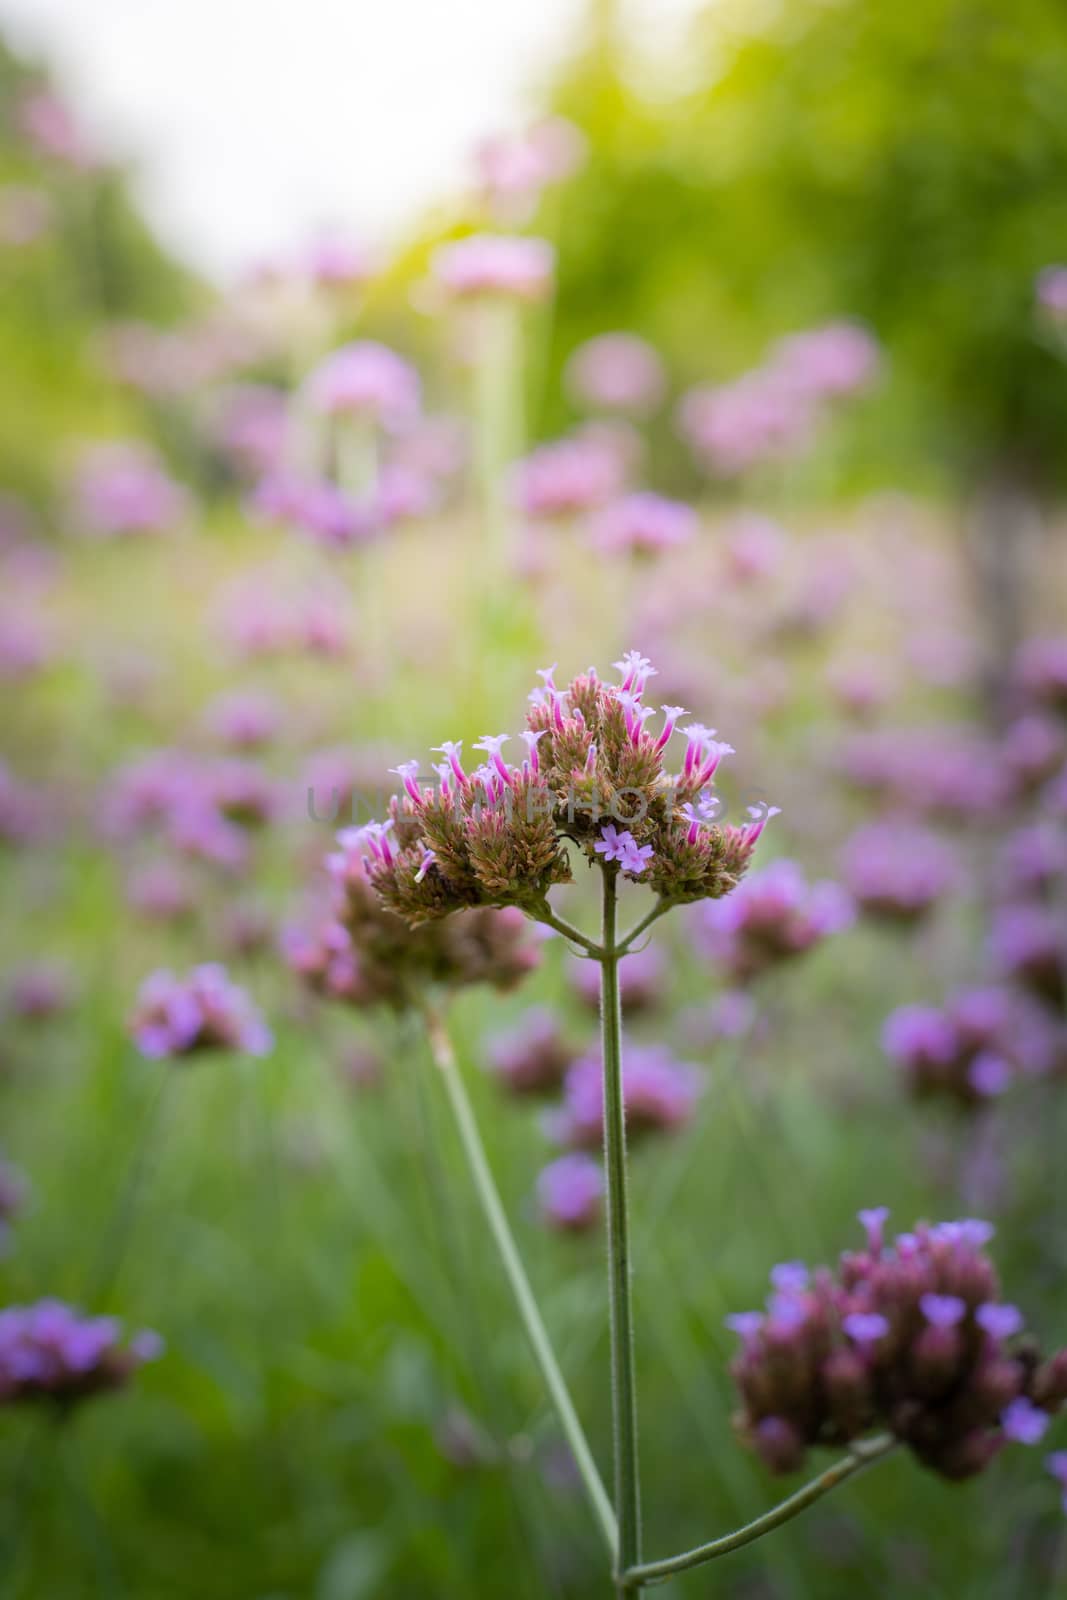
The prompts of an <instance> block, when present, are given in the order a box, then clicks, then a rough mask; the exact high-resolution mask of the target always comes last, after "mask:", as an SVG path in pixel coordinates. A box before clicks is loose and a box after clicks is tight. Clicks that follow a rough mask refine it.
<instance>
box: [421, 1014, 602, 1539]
mask: <svg viewBox="0 0 1067 1600" xmlns="http://www.w3.org/2000/svg"><path fill="white" fill-rule="evenodd" d="M424 1018H425V1022H426V1033H427V1037H428V1039H429V1043H430V1051H431V1054H432V1055H433V1059H434V1063H435V1064H436V1066H437V1067H438V1068H439V1070H440V1072H441V1076H442V1078H443V1079H444V1083H445V1089H446V1092H447V1094H448V1099H449V1103H450V1105H451V1107H452V1112H453V1115H454V1116H455V1119H456V1127H457V1129H458V1131H459V1136H460V1141H461V1143H462V1145H463V1153H464V1155H465V1156H466V1158H467V1165H468V1167H469V1168H470V1173H471V1177H472V1179H473V1180H474V1187H475V1190H476V1192H477V1195H478V1199H479V1201H480V1202H481V1207H482V1211H483V1212H484V1214H485V1220H486V1221H487V1223H488V1224H489V1231H490V1232H491V1233H492V1235H493V1240H494V1242H495V1244H496V1247H497V1250H498V1251H499V1253H500V1259H501V1262H502V1264H503V1267H504V1271H505V1273H506V1274H507V1278H508V1282H509V1283H510V1285H511V1291H512V1294H513V1295H514V1296H515V1303H516V1305H517V1307H518V1310H519V1316H520V1317H521V1318H522V1323H523V1327H524V1328H525V1330H526V1334H527V1337H528V1338H529V1341H530V1343H531V1345H532V1346H533V1351H534V1355H535V1356H536V1357H537V1362H538V1365H539V1366H540V1368H541V1374H542V1376H543V1377H544V1380H545V1383H546V1385H547V1386H548V1392H549V1394H550V1395H551V1397H552V1403H553V1405H554V1406H555V1408H556V1414H557V1416H558V1417H559V1421H560V1426H561V1427H562V1429H563V1432H564V1435H565V1436H566V1439H567V1443H568V1444H569V1445H570V1448H571V1453H572V1455H573V1456H574V1460H575V1464H576V1466H577V1468H578V1472H579V1474H580V1475H581V1479H582V1483H583V1484H584V1486H585V1490H586V1493H587V1494H588V1496H589V1501H590V1504H591V1506H592V1509H593V1513H594V1515H595V1517H596V1520H597V1524H598V1526H599V1528H600V1531H601V1533H602V1534H603V1536H604V1542H605V1544H606V1545H607V1547H608V1549H609V1551H610V1552H611V1554H612V1557H614V1555H615V1550H616V1544H617V1534H616V1527H615V1513H614V1512H613V1511H612V1509H611V1501H610V1499H609V1497H608V1492H607V1490H606V1489H605V1487H604V1484H603V1481H602V1479H601V1477H600V1473H599V1472H598V1471H597V1465H596V1462H595V1461H594V1460H593V1453H592V1451H591V1450H590V1448H589V1442H588V1440H587V1439H586V1437H585V1432H584V1430H583V1428H582V1424H581V1422H580V1421H579V1419H578V1413H577V1412H576V1411H575V1409H574V1402H573V1401H572V1400H571V1397H570V1391H569V1390H568V1388H567V1384H566V1380H565V1379H564V1377H563V1374H562V1372H561V1371H560V1367H559V1362H558V1361H557V1360H556V1355H555V1351H554V1350H553V1349H552V1343H551V1340H550V1339H549V1336H548V1331H547V1329H546V1328H545V1325H544V1322H543V1320H542V1318H541V1312H540V1309H539V1308H538V1304H537V1300H536V1299H535V1297H534V1292H533V1290H532V1289H531V1287H530V1280H529V1279H528V1278H527V1276H526V1269H525V1267H524V1266H523V1264H522V1258H521V1257H520V1255H519V1251H518V1247H517V1245H516V1243H515V1239H514V1236H513V1234H512V1232H511V1226H510V1224H509V1222H508V1219H507V1215H506V1213H505V1211H504V1207H503V1204H502V1202H501V1199H500V1193H499V1191H498V1189H497V1186H496V1183H495V1181H494V1179H493V1174H492V1172H491V1171H490V1168H489V1162H488V1159H487V1157H486V1153H485V1146H484V1145H483V1144H482V1138H481V1134H480V1133H479V1132H478V1124H477V1122H476V1121H475V1117H474V1108H473V1107H472V1105H471V1103H470V1099H469V1097H468V1094H467V1090H466V1086H465V1084H464V1082H463V1078H462V1076H461V1074H460V1071H459V1067H458V1065H457V1063H456V1056H455V1051H454V1050H453V1048H452V1041H451V1039H450V1038H449V1036H448V1032H447V1029H446V1028H445V1025H444V1023H443V1021H442V1019H441V1017H440V1016H439V1015H438V1014H437V1013H436V1012H435V1011H432V1010H430V1009H429V1008H427V1009H426V1010H425V1011H424Z"/></svg>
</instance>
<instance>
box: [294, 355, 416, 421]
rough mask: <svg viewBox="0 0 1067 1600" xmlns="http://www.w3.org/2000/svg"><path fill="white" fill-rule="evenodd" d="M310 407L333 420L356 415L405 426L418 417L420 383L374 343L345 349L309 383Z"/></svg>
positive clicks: (325, 363)
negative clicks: (333, 418)
mask: <svg viewBox="0 0 1067 1600" xmlns="http://www.w3.org/2000/svg"><path fill="white" fill-rule="evenodd" d="M307 395H308V403H309V404H310V405H311V406H312V408H313V409H314V410H315V411H319V412H322V413H323V414H325V415H326V416H331V417H338V416H344V417H353V418H359V419H363V420H366V421H370V422H374V423H376V424H378V425H379V426H380V427H383V428H386V429H396V428H402V427H405V426H407V425H409V424H410V423H411V422H413V421H414V419H415V418H416V417H417V416H418V413H419V404H420V390H419V379H418V374H417V373H416V372H415V369H414V368H413V367H412V366H410V365H409V364H408V362H406V361H404V360H403V359H402V357H400V356H398V355H397V354H396V352H395V351H393V350H390V349H388V348H387V347H386V346H385V345H383V344H377V343H376V342H375V341H374V340H371V339H364V340H360V341H358V342H357V343H355V344H346V345H342V346H341V348H340V349H339V350H334V351H333V352H332V353H331V354H330V355H328V356H326V357H325V358H324V360H322V361H321V362H320V363H319V365H318V366H317V367H316V368H315V370H314V372H312V373H311V375H310V377H309V378H308V379H307Z"/></svg>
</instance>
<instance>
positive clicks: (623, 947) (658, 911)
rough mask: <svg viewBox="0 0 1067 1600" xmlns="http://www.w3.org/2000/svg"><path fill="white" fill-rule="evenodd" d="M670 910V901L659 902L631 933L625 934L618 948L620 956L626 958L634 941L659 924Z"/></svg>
mask: <svg viewBox="0 0 1067 1600" xmlns="http://www.w3.org/2000/svg"><path fill="white" fill-rule="evenodd" d="M670 909H671V906H670V901H669V900H657V901H656V903H655V905H654V906H653V907H652V910H651V911H650V912H649V913H648V915H647V916H644V917H642V918H641V921H640V922H638V923H637V924H636V925H635V926H634V927H632V928H631V929H630V931H629V933H627V934H625V935H624V936H623V938H622V939H620V940H619V943H618V945H617V946H616V949H617V951H618V954H619V955H620V956H624V955H625V954H626V952H627V951H628V950H629V949H630V947H631V945H632V944H633V943H634V941H635V940H637V939H639V938H640V937H641V935H642V934H643V933H644V932H645V930H646V929H647V928H651V926H652V924H653V923H654V922H658V921H659V919H660V917H665V916H666V915H667V912H668V911H669V910H670Z"/></svg>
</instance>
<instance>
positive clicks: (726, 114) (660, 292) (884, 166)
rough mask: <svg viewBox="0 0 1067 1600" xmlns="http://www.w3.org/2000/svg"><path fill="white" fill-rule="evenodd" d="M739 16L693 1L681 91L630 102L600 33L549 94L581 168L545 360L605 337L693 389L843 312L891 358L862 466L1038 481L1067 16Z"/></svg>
mask: <svg viewBox="0 0 1067 1600" xmlns="http://www.w3.org/2000/svg"><path fill="white" fill-rule="evenodd" d="M751 10H752V8H751V7H750V6H748V5H747V4H740V3H727V4H716V5H714V6H712V7H710V8H709V10H708V12H707V14H706V16H705V17H704V18H703V19H702V22H701V24H700V26H699V27H697V28H696V29H695V30H694V34H693V38H692V40H691V42H690V46H689V48H688V50H687V53H686V66H687V74H688V77H689V81H690V82H691V83H695V84H696V85H697V87H695V88H693V89H692V90H691V91H690V92H688V93H687V94H685V95H684V96H682V97H681V98H678V99H675V100H672V101H669V102H659V103H656V104H654V105H652V104H644V103H642V101H641V100H640V98H639V94H638V90H637V89H636V88H635V87H634V83H635V82H638V83H639V80H640V75H641V74H640V68H639V67H637V68H634V69H632V70H631V71H630V73H629V75H628V76H625V77H624V76H623V75H622V69H621V66H620V62H619V59H618V56H617V54H616V53H615V52H614V50H613V49H612V48H611V46H610V43H609V44H604V43H603V41H601V43H600V45H599V46H598V47H596V48H594V49H592V50H591V51H589V52H587V53H586V54H584V55H583V56H581V57H579V58H578V59H577V60H576V61H575V62H574V63H573V64H572V65H571V66H570V68H569V69H568V70H567V72H566V73H565V75H564V76H563V78H562V81H561V82H560V83H559V84H558V86H557V89H556V93H555V104H556V105H557V107H558V109H560V110H561V111H563V112H564V113H565V114H567V115H569V116H571V117H573V118H574V119H575V120H576V121H577V122H578V123H579V124H580V125H581V126H582V127H583V128H584V129H585V131H586V133H587V134H588V135H589V138H590V141H591V148H592V159H591V161H590V164H589V166H588V167H587V168H586V170H585V171H584V172H583V173H582V174H581V176H580V177H579V178H578V179H577V180H576V181H575V182H574V184H573V185H571V187H570V188H569V190H568V192H567V194H566V197H565V200H564V202H563V204H564V207H565V210H564V214H563V218H562V221H561V224H560V241H561V249H562V273H561V280H562V292H561V298H560V304H559V307H558V314H557V321H556V327H555V341H554V344H555V359H556V365H557V368H558V365H559V363H560V362H561V361H562V360H563V359H564V357H565V355H566V352H567V351H568V349H569V348H571V347H572V346H573V344H574V343H576V342H577V341H578V340H580V339H581V338H584V337H586V336H588V335H589V334H590V333H593V332H597V331H601V330H603V329H605V328H608V327H612V326H622V327H632V328H634V329H636V330H638V331H641V332H644V333H647V334H648V335H649V336H651V337H652V338H653V339H655V340H656V341H657V342H659V343H660V344H661V345H662V346H663V347H664V348H665V350H666V351H667V352H668V354H669V355H670V357H671V358H672V360H673V362H674V364H675V367H676V370H678V371H679V372H680V373H681V374H682V375H683V376H684V377H687V378H690V379H696V378H701V377H718V378H725V377H729V376H732V375H733V374H734V373H735V372H736V371H737V370H739V368H740V367H742V366H743V365H744V364H745V363H746V362H751V361H752V360H753V359H758V357H759V355H760V354H761V351H762V349H763V347H764V345H765V343H766V342H767V341H768V340H769V339H771V338H773V337H775V336H777V335H778V334H780V333H783V332H787V331H790V330H792V329H794V328H796V327H798V326H802V325H804V324H805V323H810V322H813V321H817V320H819V319H824V318H827V317H832V316H843V315H844V316H855V317H860V318H863V319H866V320H867V321H869V322H870V324H871V325H872V326H873V328H874V329H875V330H876V332H877V333H878V334H879V335H880V337H881V338H882V339H883V340H884V341H885V343H886V345H887V346H888V350H889V355H890V362H891V377H890V382H889V385H888V387H887V390H886V392H885V395H884V397H883V401H882V404H881V405H880V407H879V408H878V413H877V415H878V427H877V431H876V433H867V434H864V436H863V437H862V439H861V441H860V443H861V444H862V445H863V447H864V449H865V451H866V452H868V453H871V454H873V453H874V452H875V451H877V455H878V458H879V459H878V467H877V470H880V471H881V473H882V474H883V475H885V476H889V475H890V474H891V473H892V472H893V471H894V470H901V469H903V470H908V471H910V472H911V473H914V472H915V470H916V467H917V466H918V467H920V468H921V466H922V465H923V462H924V457H925V458H927V459H930V458H932V459H933V460H934V462H935V463H937V464H938V465H939V466H941V467H942V468H943V469H944V470H946V471H948V472H949V473H950V474H952V475H953V476H955V477H956V478H957V480H958V481H962V482H964V483H966V482H967V481H968V480H969V479H970V477H971V475H973V474H974V473H976V472H982V471H983V470H985V468H986V467H987V466H988V465H989V464H990V463H992V462H1001V463H1002V462H1003V461H1004V460H1005V458H1007V459H1008V460H1009V461H1010V462H1011V463H1012V464H1014V465H1015V466H1017V467H1019V468H1022V469H1023V470H1024V471H1026V472H1027V473H1028V474H1029V475H1030V477H1031V478H1032V479H1033V480H1034V481H1036V482H1044V483H1049V482H1051V481H1053V480H1055V478H1056V477H1057V473H1058V472H1059V471H1060V468H1061V462H1062V457H1063V452H1062V449H1061V446H1060V440H1061V437H1062V419H1063V416H1064V413H1065V408H1067V368H1065V367H1064V365H1063V363H1062V362H1061V361H1060V359H1059V357H1058V356H1057V355H1056V354H1055V353H1054V352H1052V351H1050V350H1049V349H1048V348H1046V347H1045V346H1044V345H1043V343H1042V342H1041V340H1040V338H1039V337H1038V336H1037V334H1036V331H1035V327H1036V324H1035V316H1034V306H1033V282H1034V277H1035V275H1036V273H1037V272H1038V271H1039V270H1040V269H1041V268H1042V267H1043V266H1044V265H1046V264H1047V263H1048V262H1049V261H1050V260H1055V259H1057V257H1058V256H1062V254H1063V253H1064V251H1065V249H1067V188H1065V186H1064V183H1063V173H1064V171H1065V170H1067V116H1065V114H1064V106H1065V105H1067V11H1065V10H1064V8H1063V6H1062V5H1060V4H1059V3H1058V0H1020V4H1018V5H1015V6H1012V7H1005V6H1004V5H1003V4H1001V3H1000V0H898V3H895V4H893V5H888V6H887V5H883V4H880V3H878V0H836V3H833V4H828V3H826V0H789V3H788V4H783V5H781V6H776V7H768V8H766V9H765V10H764V12H763V15H762V17H757V19H756V21H755V22H753V21H752V20H751ZM552 420H553V421H558V420H559V413H558V412H557V413H556V414H555V416H553V418H552Z"/></svg>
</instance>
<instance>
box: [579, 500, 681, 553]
mask: <svg viewBox="0 0 1067 1600" xmlns="http://www.w3.org/2000/svg"><path fill="white" fill-rule="evenodd" d="M696 529H697V514H696V512H695V511H694V510H693V508H692V507H691V506H687V505H684V504H683V503H682V502H681V501H680V500H668V499H666V498H665V497H664V496H663V495H659V494H651V493H649V492H648V491H647V490H646V491H644V492H643V493H640V494H628V495H625V496H624V497H623V499H621V500H616V501H614V502H613V503H612V504H611V505H608V506H605V508H604V510H603V511H601V512H600V513H599V514H598V515H597V516H596V517H595V518H594V520H593V523H592V526H591V528H590V534H589V536H590V540H591V542H592V544H593V545H594V546H595V547H596V548H597V549H598V550H600V551H601V552H602V553H603V554H604V555H624V554H627V553H629V554H630V555H635V556H655V555H660V554H662V553H663V552H664V551H665V550H673V549H676V548H677V547H678V546H679V545H683V544H687V543H688V542H689V540H690V539H691V538H692V537H693V535H694V533H695V532H696Z"/></svg>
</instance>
